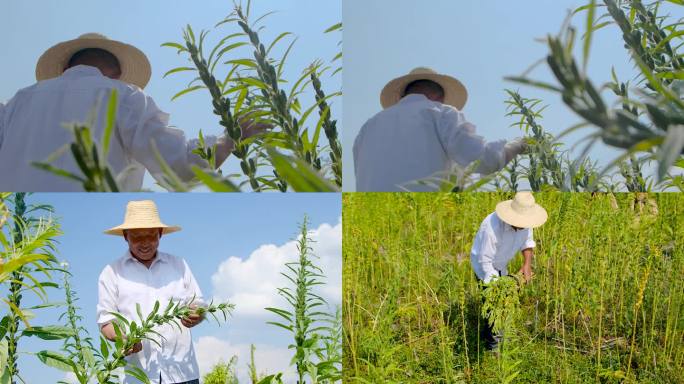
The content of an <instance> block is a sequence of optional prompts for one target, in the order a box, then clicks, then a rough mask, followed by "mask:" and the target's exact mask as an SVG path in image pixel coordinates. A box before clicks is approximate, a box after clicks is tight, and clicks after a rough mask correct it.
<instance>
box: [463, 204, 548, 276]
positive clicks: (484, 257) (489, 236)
mask: <svg viewBox="0 0 684 384" xmlns="http://www.w3.org/2000/svg"><path fill="white" fill-rule="evenodd" d="M536 245H537V244H536V243H535V242H534V239H533V236H532V228H522V229H519V230H517V231H516V230H514V229H513V227H512V226H510V225H509V224H506V223H505V222H503V221H502V220H501V219H499V216H497V214H496V212H493V213H491V214H489V215H488V216H487V217H486V218H485V219H484V221H482V224H480V229H479V230H478V231H477V235H475V240H474V241H473V247H472V248H471V250H470V262H471V264H472V266H473V270H474V271H475V274H476V275H477V277H478V278H479V279H480V280H482V281H484V282H485V283H489V282H490V281H491V280H492V278H494V277H497V276H506V275H507V274H508V262H510V261H511V259H512V258H513V257H514V256H515V254H516V253H518V251H522V250H525V249H528V248H534V247H535V246H536Z"/></svg>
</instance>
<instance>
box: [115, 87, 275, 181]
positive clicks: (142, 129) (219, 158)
mask: <svg viewBox="0 0 684 384" xmlns="http://www.w3.org/2000/svg"><path fill="white" fill-rule="evenodd" d="M120 111H121V112H120V115H121V117H120V120H121V121H119V122H118V123H117V126H118V127H119V131H120V134H121V138H122V141H123V144H124V147H125V149H126V150H127V151H128V152H129V154H130V155H131V156H132V157H133V158H134V159H136V160H137V161H138V162H140V163H141V164H143V165H144V166H145V168H147V170H148V171H149V172H150V174H152V175H153V176H159V175H161V174H163V172H162V170H161V166H160V165H159V161H158V160H157V157H156V155H155V151H154V150H153V148H154V147H156V149H157V151H158V152H159V154H160V155H161V157H162V159H164V161H165V162H166V163H167V164H168V165H169V167H171V169H173V171H174V172H175V173H176V174H177V175H178V176H179V177H180V178H181V179H183V180H186V181H187V180H190V179H192V178H193V177H194V173H193V172H192V166H193V165H196V166H199V167H202V168H207V167H208V166H209V164H207V162H206V161H205V160H204V159H202V158H201V157H199V156H198V155H196V154H194V153H192V152H193V150H195V149H196V148H197V147H198V145H199V140H198V139H192V140H187V139H186V137H185V134H184V133H183V131H181V130H180V129H177V128H172V127H170V126H169V115H168V114H167V113H165V112H163V111H162V110H160V109H159V108H158V107H157V105H156V104H155V102H154V100H153V99H152V98H151V97H149V96H147V95H145V94H144V93H143V92H142V91H136V92H133V93H132V94H129V95H128V96H127V97H125V98H123V99H122V101H121V107H120ZM240 125H241V127H242V129H243V138H247V137H250V136H253V135H255V134H258V133H261V132H263V131H264V130H266V129H268V128H270V125H268V124H263V123H256V122H254V121H253V120H251V119H249V116H247V117H246V118H245V119H242V120H241V121H240ZM205 144H206V145H207V146H208V147H212V146H213V145H214V144H216V166H217V167H218V166H220V165H221V164H223V162H224V161H225V160H226V159H227V158H228V156H230V154H231V153H232V151H233V149H234V143H233V141H232V139H230V138H229V137H227V136H225V135H221V136H219V137H216V136H211V135H207V136H205Z"/></svg>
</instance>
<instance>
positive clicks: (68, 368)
mask: <svg viewBox="0 0 684 384" xmlns="http://www.w3.org/2000/svg"><path fill="white" fill-rule="evenodd" d="M36 356H38V359H39V360H40V361H42V362H43V364H45V365H47V366H49V367H52V368H57V369H59V370H60V371H64V372H72V371H75V370H76V369H77V368H76V365H75V364H74V362H73V361H71V360H70V359H69V358H68V357H66V356H64V355H62V354H60V353H57V352H53V351H40V352H38V353H37V354H36Z"/></svg>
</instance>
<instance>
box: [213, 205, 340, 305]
mask: <svg viewBox="0 0 684 384" xmlns="http://www.w3.org/2000/svg"><path fill="white" fill-rule="evenodd" d="M309 237H310V238H311V240H313V242H312V244H311V247H312V249H313V254H314V255H316V256H317V257H318V258H317V259H314V263H315V264H316V265H318V266H319V267H320V268H321V269H322V270H323V272H324V274H325V276H326V278H325V283H326V284H325V285H322V286H319V288H318V293H319V294H320V295H321V296H323V297H324V298H325V299H326V300H327V301H328V303H329V304H331V305H339V304H340V303H341V299H342V221H341V218H340V219H339V220H338V223H337V224H336V225H334V226H332V225H330V224H322V225H320V226H319V227H318V228H316V229H314V230H310V231H309ZM297 255H298V252H297V243H296V241H294V240H293V241H289V242H287V243H285V244H283V245H280V246H277V245H274V244H265V245H262V246H260V247H259V248H257V249H256V250H254V251H253V252H252V253H251V254H250V255H249V256H248V257H247V258H244V259H242V258H240V257H237V256H231V257H229V258H228V259H227V260H225V261H223V262H222V263H221V264H220V265H219V268H218V270H217V271H216V272H215V273H214V274H213V275H212V277H211V281H212V285H213V296H214V297H215V298H217V299H219V300H228V301H230V302H231V303H233V304H235V306H236V308H235V312H234V314H233V315H234V316H235V317H237V316H258V317H269V316H272V315H271V314H270V313H269V312H267V311H264V307H273V306H275V307H282V306H284V303H285V301H284V300H283V299H282V298H281V297H280V296H279V295H278V294H277V289H278V288H279V287H284V286H288V285H289V281H288V280H287V279H285V278H284V277H283V276H282V275H281V274H280V273H281V272H284V271H285V263H288V262H292V261H295V260H296V259H297Z"/></svg>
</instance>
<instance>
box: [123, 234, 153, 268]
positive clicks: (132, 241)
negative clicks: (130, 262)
mask: <svg viewBox="0 0 684 384" xmlns="http://www.w3.org/2000/svg"><path fill="white" fill-rule="evenodd" d="M161 232H162V230H161V228H140V229H128V230H126V231H124V239H126V241H127V242H128V249H129V250H130V251H131V254H132V255H133V256H135V257H136V258H138V259H140V260H143V261H149V260H152V259H154V257H155V256H156V255H157V248H158V247H159V239H160V238H161Z"/></svg>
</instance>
